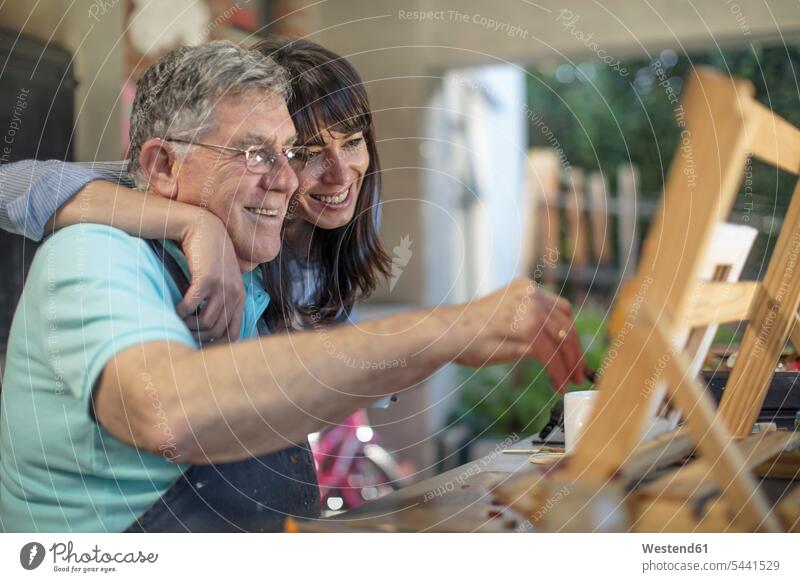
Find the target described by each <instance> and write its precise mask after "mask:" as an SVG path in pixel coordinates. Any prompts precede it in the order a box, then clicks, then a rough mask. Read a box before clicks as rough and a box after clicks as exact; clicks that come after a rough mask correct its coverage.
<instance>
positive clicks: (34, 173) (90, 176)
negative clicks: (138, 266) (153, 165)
mask: <svg viewBox="0 0 800 582" xmlns="http://www.w3.org/2000/svg"><path fill="white" fill-rule="evenodd" d="M127 167H128V164H127V162H98V163H93V164H73V163H67V162H61V161H59V160H47V161H40V160H24V161H21V162H14V163H13V164H5V165H3V166H0V228H2V229H3V230H6V231H8V232H12V233H14V234H21V235H23V236H25V237H27V238H30V239H33V240H41V238H42V236H43V235H44V234H45V233H46V228H47V224H48V223H49V222H50V221H51V219H52V218H53V215H54V214H55V213H56V210H58V208H59V207H60V206H61V205H62V204H64V203H65V202H67V201H68V200H69V199H71V198H72V197H73V196H75V194H77V193H78V191H80V189H81V188H83V187H84V186H85V185H86V184H88V183H89V182H91V181H92V180H109V181H111V182H115V183H116V182H120V181H121V182H123V183H125V182H127V183H129V177H128V174H127Z"/></svg>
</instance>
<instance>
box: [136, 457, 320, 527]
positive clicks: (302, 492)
mask: <svg viewBox="0 0 800 582" xmlns="http://www.w3.org/2000/svg"><path fill="white" fill-rule="evenodd" d="M318 515H319V486H318V485H317V475H316V472H315V471H314V460H313V458H312V457H311V451H310V450H309V448H308V445H307V444H304V445H302V446H297V447H292V448H288V449H284V450H282V451H278V452H277V453H270V454H269V455H264V456H263V457H257V458H252V459H245V460H243V461H237V462H235V463H221V464H217V465H192V466H191V467H189V469H187V471H186V472H185V473H184V474H183V475H182V476H181V477H180V478H179V479H178V480H177V481H176V482H175V483H174V484H173V485H172V487H170V488H169V489H168V490H167V492H166V493H164V495H162V496H161V498H160V499H159V500H158V501H156V502H155V503H154V504H153V505H151V506H150V508H149V509H148V510H147V511H145V512H144V513H143V514H142V515H141V516H140V517H139V519H137V520H136V521H135V522H134V523H133V525H131V526H130V527H129V528H128V529H127V530H125V531H126V532H242V531H244V532H276V531H283V523H284V521H285V520H286V518H287V517H288V516H297V517H317V516H318Z"/></svg>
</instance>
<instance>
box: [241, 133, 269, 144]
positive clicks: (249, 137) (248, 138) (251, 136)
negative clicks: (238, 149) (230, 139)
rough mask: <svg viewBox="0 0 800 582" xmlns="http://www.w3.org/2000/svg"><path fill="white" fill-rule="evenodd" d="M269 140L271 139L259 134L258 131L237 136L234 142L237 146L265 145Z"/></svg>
mask: <svg viewBox="0 0 800 582" xmlns="http://www.w3.org/2000/svg"><path fill="white" fill-rule="evenodd" d="M268 141H269V140H268V139H267V138H266V137H264V136H263V135H259V134H257V133H246V134H245V135H243V136H241V137H238V138H236V140H235V141H234V144H235V145H237V146H251V145H263V144H265V143H267V142H268Z"/></svg>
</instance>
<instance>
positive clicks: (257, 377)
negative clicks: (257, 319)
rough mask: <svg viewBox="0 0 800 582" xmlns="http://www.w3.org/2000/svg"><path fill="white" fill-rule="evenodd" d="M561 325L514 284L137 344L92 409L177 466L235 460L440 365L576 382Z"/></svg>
mask: <svg viewBox="0 0 800 582" xmlns="http://www.w3.org/2000/svg"><path fill="white" fill-rule="evenodd" d="M571 324H572V319H571V314H570V312H569V306H568V304H567V303H566V302H565V301H563V300H560V299H558V298H556V297H554V296H553V295H551V294H549V293H547V292H545V291H542V290H540V289H536V287H535V286H534V285H533V284H532V283H530V282H529V281H527V280H518V281H516V282H514V283H512V284H511V285H510V286H509V287H507V288H505V289H502V290H500V291H498V292H496V293H494V294H492V295H490V296H488V297H486V298H484V299H481V300H479V301H476V302H474V303H471V304H468V305H464V306H456V307H448V308H437V309H432V310H428V311H417V312H413V313H410V314H402V315H398V316H394V317H390V318H386V319H381V320H377V321H370V322H366V323H362V324H359V325H358V326H342V327H340V328H336V329H326V330H325V332H324V333H323V332H321V331H317V330H312V331H307V332H301V333H296V334H283V335H275V336H270V337H264V338H258V339H254V340H250V341H245V342H241V343H238V344H227V345H220V346H216V347H213V348H210V349H205V350H203V351H195V350H192V349H190V348H188V347H185V346H182V345H178V344H172V343H152V344H142V345H138V346H134V347H132V348H128V349H127V350H125V351H123V352H120V353H119V354H117V356H116V357H115V358H113V359H112V361H110V362H109V364H108V365H107V366H106V368H105V370H104V373H103V374H102V377H101V378H100V380H99V382H98V385H97V387H96V391H95V414H96V416H97V419H98V421H99V422H100V424H101V425H103V426H104V427H105V428H106V429H107V430H109V431H110V432H111V433H112V434H114V435H115V436H117V437H118V438H120V439H122V440H124V441H126V442H129V443H131V444H134V445H135V446H137V447H140V448H143V449H146V450H149V451H153V452H163V451H165V450H170V451H171V454H170V458H174V459H175V460H176V461H179V462H190V463H195V464H201V463H212V462H225V461H234V460H238V459H243V458H246V457H249V456H252V455H262V454H265V453H268V452H271V451H276V450H280V449H282V448H285V447H287V446H289V445H290V444H292V443H295V442H298V441H300V440H302V439H304V438H305V437H306V435H307V434H309V433H311V432H314V431H316V430H319V429H320V428H321V427H323V426H325V425H326V424H329V423H333V422H337V421H339V420H340V419H342V418H343V417H345V416H346V415H347V414H349V413H350V412H352V411H353V410H355V409H357V408H359V407H361V406H364V405H365V404H367V403H369V402H370V401H372V400H374V399H375V398H377V397H380V396H384V395H386V394H390V393H393V392H397V391H399V390H402V389H405V388H408V387H411V386H413V385H414V384H416V383H418V382H419V381H421V380H424V379H425V378H427V377H428V376H429V375H430V374H432V373H433V372H434V371H435V370H436V369H438V368H439V367H440V366H442V365H443V364H445V363H447V362H450V361H458V362H460V363H464V364H467V365H484V364H491V363H496V362H501V361H515V360H519V359H522V358H525V357H533V358H535V359H537V360H539V361H541V362H543V363H544V364H545V366H546V367H547V369H548V371H549V373H550V375H551V377H552V378H553V381H554V384H555V385H556V386H557V387H559V388H561V387H563V386H564V385H566V383H567V382H568V381H569V380H570V379H571V380H572V381H575V382H582V381H583V372H582V370H583V362H582V357H581V353H580V346H579V345H578V341H577V336H576V335H575V331H574V330H573V329H572V327H571ZM562 332H565V333H562ZM561 336H564V337H561ZM156 402H157V404H154V403H156Z"/></svg>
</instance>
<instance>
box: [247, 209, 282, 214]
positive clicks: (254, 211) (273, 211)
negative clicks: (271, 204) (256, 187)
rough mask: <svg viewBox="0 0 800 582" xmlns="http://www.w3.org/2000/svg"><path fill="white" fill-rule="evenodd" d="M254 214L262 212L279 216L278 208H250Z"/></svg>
mask: <svg viewBox="0 0 800 582" xmlns="http://www.w3.org/2000/svg"><path fill="white" fill-rule="evenodd" d="M247 210H249V211H250V212H252V213H254V214H261V215H262V216H278V211H277V210H270V209H269V208H248V209H247Z"/></svg>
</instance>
